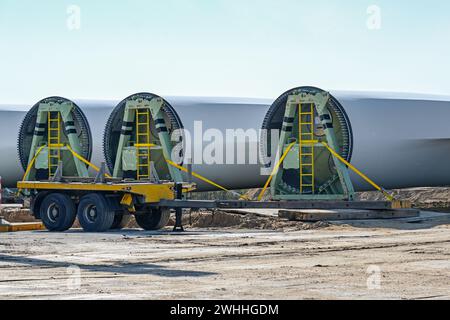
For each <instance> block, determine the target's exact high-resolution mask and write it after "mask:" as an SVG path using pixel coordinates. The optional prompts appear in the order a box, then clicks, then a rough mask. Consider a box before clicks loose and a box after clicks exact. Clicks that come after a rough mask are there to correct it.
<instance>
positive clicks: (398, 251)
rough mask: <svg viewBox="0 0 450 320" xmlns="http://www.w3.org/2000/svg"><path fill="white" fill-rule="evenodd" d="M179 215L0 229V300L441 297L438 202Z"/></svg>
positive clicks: (447, 236)
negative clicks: (142, 225)
mask: <svg viewBox="0 0 450 320" xmlns="http://www.w3.org/2000/svg"><path fill="white" fill-rule="evenodd" d="M2 215H4V216H6V218H8V217H9V218H10V219H11V218H13V217H15V220H17V219H19V220H21V221H23V220H25V219H29V216H28V214H27V212H26V211H23V210H22V211H21V210H19V211H18V212H15V213H14V212H12V213H9V214H8V212H6V213H5V212H4V213H3V214H2ZM21 215H23V217H22V219H20V216H21ZM184 222H185V224H186V225H187V232H184V233H172V232H171V227H168V228H166V229H165V230H163V231H160V232H145V231H142V230H140V229H137V228H136V225H135V224H133V223H131V224H130V225H129V228H127V229H125V230H121V231H115V232H106V233H97V234H95V233H85V232H83V231H82V230H80V229H77V228H74V229H72V230H70V231H68V232H65V233H50V232H47V231H32V232H18V233H0V299H450V215H449V214H447V213H438V212H422V214H421V216H420V217H419V218H409V219H399V220H362V221H334V222H318V223H302V222H297V221H287V220H282V219H279V218H277V217H276V216H275V215H274V213H273V212H269V211H268V212H264V211H258V212H253V213H249V212H247V213H246V212H241V213H234V214H230V213H223V212H220V211H219V212H215V213H212V212H206V211H204V212H197V213H193V214H191V215H185V218H184Z"/></svg>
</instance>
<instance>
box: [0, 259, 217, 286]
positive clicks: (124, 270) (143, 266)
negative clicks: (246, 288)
mask: <svg viewBox="0 0 450 320" xmlns="http://www.w3.org/2000/svg"><path fill="white" fill-rule="evenodd" d="M0 261H2V262H11V263H18V264H25V265H29V266H34V267H50V268H67V267H73V266H77V267H79V268H80V269H81V270H85V271H90V272H105V273H116V274H127V275H130V274H131V275H155V276H160V277H168V278H176V277H207V276H213V275H216V273H213V272H203V271H193V270H179V269H170V268H167V267H164V266H161V265H157V264H147V263H113V264H110V265H109V264H101V265H88V264H78V263H68V262H58V261H51V260H45V259H39V258H29V257H22V256H14V255H4V254H0ZM0 282H1V281H0Z"/></svg>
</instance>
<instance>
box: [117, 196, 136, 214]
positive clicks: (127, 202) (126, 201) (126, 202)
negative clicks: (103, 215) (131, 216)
mask: <svg viewBox="0 0 450 320" xmlns="http://www.w3.org/2000/svg"><path fill="white" fill-rule="evenodd" d="M120 204H121V205H123V206H125V207H127V208H128V211H130V212H136V208H135V207H134V204H133V196H132V195H131V194H129V193H125V194H124V195H123V197H122V199H121V200H120Z"/></svg>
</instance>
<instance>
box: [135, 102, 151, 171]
mask: <svg viewBox="0 0 450 320" xmlns="http://www.w3.org/2000/svg"><path fill="white" fill-rule="evenodd" d="M135 146H136V158H137V159H136V160H137V179H138V180H150V146H151V141H150V110H149V109H148V108H145V109H137V110H136V145H135Z"/></svg>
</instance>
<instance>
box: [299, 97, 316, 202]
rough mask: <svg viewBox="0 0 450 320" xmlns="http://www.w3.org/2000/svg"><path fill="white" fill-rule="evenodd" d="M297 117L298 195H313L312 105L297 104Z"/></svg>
mask: <svg viewBox="0 0 450 320" xmlns="http://www.w3.org/2000/svg"><path fill="white" fill-rule="evenodd" d="M304 108H305V109H306V110H304ZM298 115H299V116H298V144H299V146H298V150H299V156H298V159H299V169H300V170H299V172H300V194H304V193H311V194H314V190H315V176H314V172H315V168H314V143H310V142H312V141H313V140H314V104H312V103H308V104H299V112H298Z"/></svg>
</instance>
